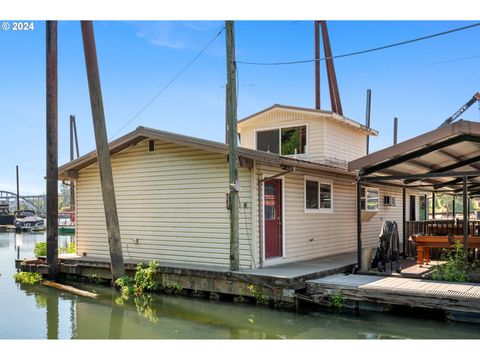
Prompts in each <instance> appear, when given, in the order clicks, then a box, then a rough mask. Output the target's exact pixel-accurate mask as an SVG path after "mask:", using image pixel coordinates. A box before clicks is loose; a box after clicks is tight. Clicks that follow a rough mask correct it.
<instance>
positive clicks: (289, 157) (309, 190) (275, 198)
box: [59, 105, 423, 268]
mask: <svg viewBox="0 0 480 360" xmlns="http://www.w3.org/2000/svg"><path fill="white" fill-rule="evenodd" d="M238 132H239V136H240V147H239V150H238V153H239V162H240V168H239V180H240V186H241V188H240V191H239V198H240V200H239V207H240V266H241V267H242V268H258V267H265V266H270V265H275V264H282V263H289V262H296V261H302V260H310V259H314V258H319V257H324V256H328V255H333V254H342V253H348V252H355V251H356V246H357V239H356V202H355V201H356V196H355V173H354V172H349V171H348V169H347V164H348V162H349V161H351V160H354V159H357V158H359V157H362V156H364V155H365V154H366V139H367V136H375V135H377V132H376V131H375V130H372V129H370V128H367V127H365V126H364V125H362V124H359V123H357V122H355V121H353V120H350V119H347V118H345V117H342V116H339V115H337V114H335V113H331V112H328V111H322V110H315V109H308V108H299V107H291V106H283V105H274V106H272V107H270V108H268V109H266V110H263V111H261V112H259V113H256V114H254V115H252V116H249V117H247V118H245V119H243V120H241V121H239V123H238ZM110 153H111V156H112V170H113V178H114V184H115V194H116V200H117V207H118V213H119V220H120V231H121V236H122V246H123V253H124V256H125V258H126V259H127V260H144V261H146V260H150V259H156V260H159V261H160V262H163V263H165V262H167V263H178V264H195V265H214V266H215V265H216V266H223V267H228V265H229V246H230V245H229V215H228V210H227V208H226V193H227V192H228V163H227V154H228V146H227V145H225V144H223V143H219V142H214V141H208V140H204V139H198V138H193V137H189V136H183V135H179V134H173V133H168V132H164V131H159V130H154V129H148V128H143V127H139V128H137V129H136V130H134V131H132V132H130V133H128V134H126V135H124V136H122V137H121V138H119V139H117V140H115V141H113V142H111V143H110ZM59 178H60V179H61V180H74V181H75V182H76V204H75V209H76V234H77V238H76V241H77V254H78V255H80V256H82V255H84V256H85V255H88V256H94V257H101V258H108V242H107V233H106V225H105V216H104V210H103V202H102V195H101V189H100V181H99V174H98V167H97V158H96V153H95V152H91V153H89V154H87V155H85V156H83V157H80V158H78V159H76V160H74V161H72V162H70V163H68V164H65V165H63V166H62V167H61V168H60V169H59ZM420 195H421V194H420V193H418V192H415V191H414V192H411V193H410V192H409V193H408V196H410V197H409V199H410V201H409V202H408V203H407V204H406V205H407V213H409V214H410V218H411V219H415V217H417V216H418V215H420V214H421V213H423V210H422V211H419V203H420V201H419V200H420V198H419V196H420ZM401 202H402V190H401V188H398V187H394V186H391V187H383V186H376V187H365V188H363V189H362V209H363V210H362V221H363V244H364V246H370V247H374V246H376V245H377V244H378V234H379V232H380V230H381V226H382V221H383V220H386V219H389V220H396V221H397V222H399V223H400V222H401V221H402V207H401ZM417 214H418V215H417ZM400 238H402V236H401V234H400Z"/></svg>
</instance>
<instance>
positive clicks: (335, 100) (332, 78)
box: [320, 20, 343, 116]
mask: <svg viewBox="0 0 480 360" xmlns="http://www.w3.org/2000/svg"><path fill="white" fill-rule="evenodd" d="M320 25H321V27H322V39H323V49H324V51H325V62H326V64H327V76H328V88H329V91H330V102H331V104H332V111H333V112H334V113H337V114H338V115H341V116H343V110H342V102H341V101H340V91H339V90H338V83H337V75H336V74H335V65H334V64H333V58H332V57H333V56H332V48H331V47H330V39H329V37H328V29H327V22H326V21H324V20H322V21H320Z"/></svg>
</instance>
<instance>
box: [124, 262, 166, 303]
mask: <svg viewBox="0 0 480 360" xmlns="http://www.w3.org/2000/svg"><path fill="white" fill-rule="evenodd" d="M158 266H159V265H158V262H157V261H155V260H152V261H150V262H149V263H148V266H146V265H144V264H142V263H140V264H138V265H137V271H136V272H135V277H134V278H132V277H130V276H122V277H121V278H119V279H117V281H115V285H116V286H118V287H119V288H120V292H121V293H122V295H124V296H128V295H131V294H135V295H140V294H143V293H144V292H153V291H156V290H158V288H159V287H160V284H159V283H158V281H156V280H155V274H156V273H157V269H158Z"/></svg>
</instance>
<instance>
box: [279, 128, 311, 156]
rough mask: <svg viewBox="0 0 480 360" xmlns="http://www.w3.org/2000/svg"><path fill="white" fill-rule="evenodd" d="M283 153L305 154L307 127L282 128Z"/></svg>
mask: <svg viewBox="0 0 480 360" xmlns="http://www.w3.org/2000/svg"><path fill="white" fill-rule="evenodd" d="M281 141H282V155H296V154H305V144H306V142H307V127H306V126H297V127H290V128H283V129H282V139H281Z"/></svg>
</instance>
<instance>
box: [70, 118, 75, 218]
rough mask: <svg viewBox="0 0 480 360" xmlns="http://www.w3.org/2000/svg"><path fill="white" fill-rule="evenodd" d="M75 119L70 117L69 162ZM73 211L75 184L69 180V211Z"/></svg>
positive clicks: (71, 158)
mask: <svg viewBox="0 0 480 360" xmlns="http://www.w3.org/2000/svg"><path fill="white" fill-rule="evenodd" d="M74 119H75V117H74V116H73V115H70V161H72V160H73V159H74V155H73V141H74V140H73V121H74ZM74 209H75V182H74V181H73V180H70V210H72V211H73V210H74Z"/></svg>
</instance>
